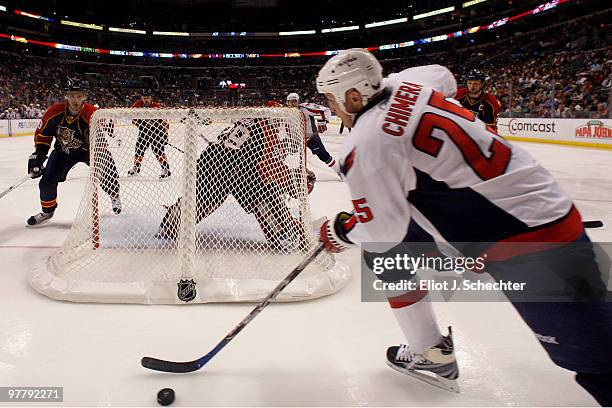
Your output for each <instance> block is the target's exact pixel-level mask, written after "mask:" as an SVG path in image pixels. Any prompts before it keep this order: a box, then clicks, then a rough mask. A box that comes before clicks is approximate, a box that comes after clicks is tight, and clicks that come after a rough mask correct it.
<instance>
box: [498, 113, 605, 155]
mask: <svg viewBox="0 0 612 408" xmlns="http://www.w3.org/2000/svg"><path fill="white" fill-rule="evenodd" d="M497 127H498V129H499V134H500V135H501V136H504V137H507V138H509V139H511V140H512V139H515V140H526V141H550V142H558V143H560V144H575V145H585V146H597V145H608V146H610V147H611V148H612V120H610V119H587V118H585V119H530V118H499V120H498V122H497Z"/></svg>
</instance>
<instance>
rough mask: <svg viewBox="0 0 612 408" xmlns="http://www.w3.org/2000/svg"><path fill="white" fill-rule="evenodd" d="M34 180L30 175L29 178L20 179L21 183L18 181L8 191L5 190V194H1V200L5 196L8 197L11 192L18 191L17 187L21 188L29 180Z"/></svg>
mask: <svg viewBox="0 0 612 408" xmlns="http://www.w3.org/2000/svg"><path fill="white" fill-rule="evenodd" d="M30 178H32V177H31V176H30V175H29V174H28V175H27V176H24V177H23V178H22V179H20V180H19V181H17V182H16V183H15V184H13V185H12V186H10V187H9V188H7V189H6V190H4V191H3V192H1V193H0V198H2V197H4V196H5V195H7V194H8V193H10V192H11V191H13V190H14V189H16V188H17V187H19V186H20V185H22V184H23V183H25V182H26V181H28V179H30Z"/></svg>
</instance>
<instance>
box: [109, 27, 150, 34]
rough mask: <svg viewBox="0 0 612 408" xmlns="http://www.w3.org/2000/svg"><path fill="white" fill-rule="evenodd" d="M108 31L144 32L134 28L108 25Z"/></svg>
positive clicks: (144, 32)
mask: <svg viewBox="0 0 612 408" xmlns="http://www.w3.org/2000/svg"><path fill="white" fill-rule="evenodd" d="M108 31H114V32H116V33H129V34H146V33H147V32H146V31H145V30H134V29H133V28H119V27H108Z"/></svg>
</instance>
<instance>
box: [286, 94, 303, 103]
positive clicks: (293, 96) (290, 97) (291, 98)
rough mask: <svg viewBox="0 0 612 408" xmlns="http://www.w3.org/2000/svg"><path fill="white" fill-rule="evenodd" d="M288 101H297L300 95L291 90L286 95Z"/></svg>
mask: <svg viewBox="0 0 612 408" xmlns="http://www.w3.org/2000/svg"><path fill="white" fill-rule="evenodd" d="M289 101H296V102H299V101H300V95H298V94H296V93H295V92H291V93H290V94H289V95H287V102H289Z"/></svg>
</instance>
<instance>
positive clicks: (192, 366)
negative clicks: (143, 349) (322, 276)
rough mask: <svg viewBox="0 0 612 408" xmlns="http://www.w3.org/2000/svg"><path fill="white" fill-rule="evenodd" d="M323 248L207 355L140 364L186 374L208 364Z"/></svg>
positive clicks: (152, 359)
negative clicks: (178, 360)
mask: <svg viewBox="0 0 612 408" xmlns="http://www.w3.org/2000/svg"><path fill="white" fill-rule="evenodd" d="M323 249H324V246H323V244H322V243H319V245H317V247H316V248H315V249H314V251H313V252H311V253H310V254H309V255H307V256H306V257H305V258H304V259H303V260H302V262H301V263H300V264H299V265H298V266H296V267H295V269H293V270H292V271H291V273H289V275H287V276H286V277H285V279H283V280H282V281H281V282H280V283H279V284H278V285H277V286H276V287H275V288H274V290H272V292H270V293H269V294H268V296H266V297H265V299H264V300H262V301H261V302H260V303H259V304H257V306H255V308H253V310H251V312H250V313H249V314H248V315H247V316H246V317H245V318H244V319H242V321H241V322H240V323H238V324H237V325H236V327H234V328H233V329H232V331H230V332H229V333H228V334H227V335H226V336H225V337H224V338H223V339H222V340H221V341H220V342H219V343H218V344H217V345H216V346H215V347H214V348H213V349H212V350H211V351H209V352H208V354H206V355H204V356H202V357H200V358H199V359H197V360H194V361H186V362H174V361H165V360H159V359H156V358H152V357H143V358H142V361H141V364H142V366H143V367H146V368H149V369H151V370H157V371H165V372H171V373H188V372H191V371H196V370H199V369H200V368H202V367H203V366H204V365H206V363H208V362H209V361H210V360H212V358H213V357H214V356H215V355H217V353H219V352H220V351H221V350H223V348H224V347H225V346H226V345H227V344H228V343H229V342H230V341H232V339H233V338H234V337H236V336H237V335H238V333H240V332H241V331H242V329H244V328H245V327H246V326H247V325H248V324H249V323H250V322H251V320H253V319H254V318H255V316H257V315H258V314H259V313H261V311H262V310H263V309H264V308H265V307H266V306H268V305H269V304H270V302H272V301H273V300H274V299H275V298H276V297H277V296H278V294H279V293H280V292H281V291H282V290H283V289H285V288H286V287H287V285H289V284H290V283H291V282H292V281H293V280H294V279H295V278H296V277H297V276H298V275H299V274H300V273H301V272H302V271H303V270H304V269H305V268H306V267H307V266H308V265H309V264H310V263H311V262H312V261H313V260H314V259H315V258H316V257H317V255H319V253H321V251H323Z"/></svg>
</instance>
